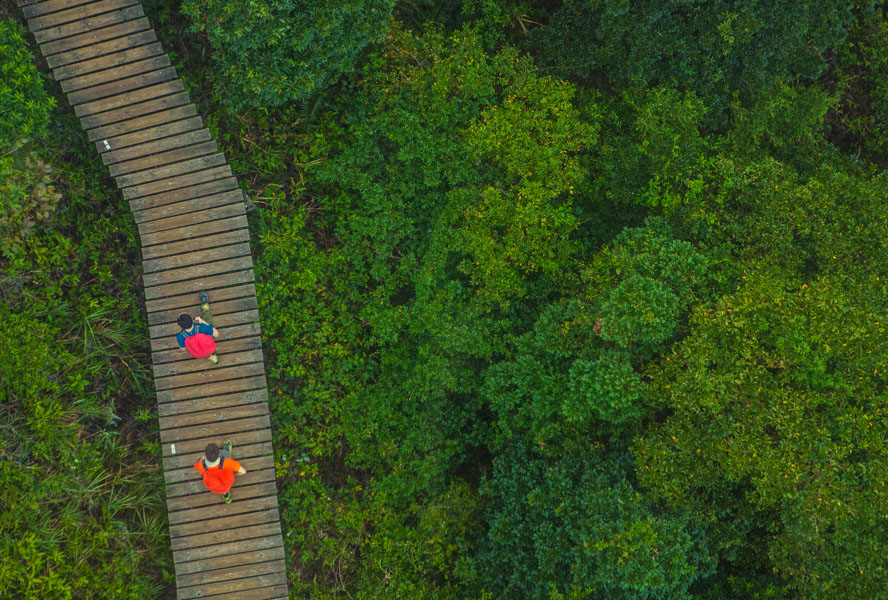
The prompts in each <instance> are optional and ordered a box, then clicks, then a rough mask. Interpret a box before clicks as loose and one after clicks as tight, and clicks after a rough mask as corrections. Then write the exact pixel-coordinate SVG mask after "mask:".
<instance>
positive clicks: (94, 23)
mask: <svg viewBox="0 0 888 600" xmlns="http://www.w3.org/2000/svg"><path fill="white" fill-rule="evenodd" d="M130 4H135V6H130V7H128V8H124V9H123V10H118V11H114V12H109V13H105V14H103V15H98V16H96V17H93V18H91V19H89V18H84V19H77V20H75V21H73V22H70V21H69V22H67V23H65V24H64V25H60V24H57V25H53V26H51V27H47V28H46V29H42V30H40V31H34V30H33V28H32V29H31V31H32V32H33V33H34V39H35V40H37V43H38V44H45V43H46V42H50V41H52V40H58V39H61V38H65V37H69V36H72V35H78V34H81V33H89V32H91V31H95V30H96V29H101V28H102V27H109V26H111V25H116V24H118V23H125V22H126V21H132V20H133V19H138V18H139V17H144V16H145V13H144V12H142V7H141V6H140V5H139V4H138V0H132V1H131V2H130ZM57 14H58V13H57ZM49 16H55V15H49Z"/></svg>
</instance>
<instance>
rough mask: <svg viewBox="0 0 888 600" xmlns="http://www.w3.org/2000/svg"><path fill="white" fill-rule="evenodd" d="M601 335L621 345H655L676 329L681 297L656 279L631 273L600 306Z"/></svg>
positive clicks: (667, 337) (625, 346) (637, 346)
mask: <svg viewBox="0 0 888 600" xmlns="http://www.w3.org/2000/svg"><path fill="white" fill-rule="evenodd" d="M601 313H602V321H603V324H602V330H601V337H603V338H604V339H606V340H608V341H610V342H614V343H616V344H617V345H618V346H620V347H621V348H639V347H649V346H656V345H658V344H660V343H662V342H664V341H666V340H667V339H669V337H670V336H671V335H672V333H673V331H675V326H676V324H677V318H678V298H677V297H676V296H675V294H674V293H672V290H670V289H669V288H668V287H666V286H665V285H664V284H662V283H660V282H659V281H657V280H656V279H651V278H650V277H644V276H642V275H632V276H630V277H628V278H626V279H625V280H624V281H622V282H621V283H620V284H619V285H618V286H617V287H616V288H614V290H613V291H612V292H611V293H610V295H609V296H608V299H607V301H606V302H605V303H604V305H603V306H602V307H601Z"/></svg>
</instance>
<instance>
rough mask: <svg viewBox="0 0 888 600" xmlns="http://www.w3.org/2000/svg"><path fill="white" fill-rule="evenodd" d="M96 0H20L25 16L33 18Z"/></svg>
mask: <svg viewBox="0 0 888 600" xmlns="http://www.w3.org/2000/svg"><path fill="white" fill-rule="evenodd" d="M95 1H96V0H44V1H43V2H41V1H40V0H19V6H21V7H22V12H23V13H24V15H25V18H26V19H32V18H34V17H38V16H40V15H45V14H47V13H51V12H55V11H57V10H64V9H66V8H71V7H73V6H79V5H80V4H89V3H90V2H95Z"/></svg>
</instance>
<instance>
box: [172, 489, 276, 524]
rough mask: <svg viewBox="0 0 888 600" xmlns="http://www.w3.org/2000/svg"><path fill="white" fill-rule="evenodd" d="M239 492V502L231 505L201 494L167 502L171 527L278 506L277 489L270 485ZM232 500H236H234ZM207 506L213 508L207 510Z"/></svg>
mask: <svg viewBox="0 0 888 600" xmlns="http://www.w3.org/2000/svg"><path fill="white" fill-rule="evenodd" d="M238 492H239V494H238V498H237V501H235V502H232V503H231V504H224V503H223V502H221V500H222V499H221V498H219V497H216V498H212V497H210V498H207V497H206V496H213V494H206V495H204V494H201V495H200V496H197V497H194V498H189V497H187V496H179V497H177V498H174V499H172V500H171V501H170V502H167V507H168V510H169V522H170V524H171V525H174V524H177V523H189V522H191V521H199V520H206V519H210V518H216V517H226V516H229V515H239V514H243V513H246V512H253V511H254V510H257V507H259V508H262V507H266V508H267V507H272V506H277V496H276V489H275V487H274V486H273V485H271V484H269V483H260V484H258V485H253V486H245V487H240V488H239V489H238ZM269 492H270V493H269ZM232 495H233V494H232ZM232 500H234V499H233V498H232ZM207 506H210V507H211V508H210V509H207V508H206V507H207ZM177 507H179V508H177Z"/></svg>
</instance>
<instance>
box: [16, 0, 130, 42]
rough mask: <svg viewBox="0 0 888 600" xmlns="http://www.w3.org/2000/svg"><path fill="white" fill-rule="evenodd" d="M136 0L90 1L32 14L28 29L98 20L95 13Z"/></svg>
mask: <svg viewBox="0 0 888 600" xmlns="http://www.w3.org/2000/svg"><path fill="white" fill-rule="evenodd" d="M138 1H139V0H99V1H98V2H90V3H89V4H84V5H82V6H78V7H77V8H71V9H68V10H60V11H57V12H53V13H51V14H45V15H40V16H34V17H32V18H30V19H28V29H30V30H31V32H32V33H36V32H38V31H40V30H43V29H47V28H52V27H56V26H58V25H61V24H62V23H70V22H71V21H85V22H86V21H92V20H93V19H90V18H89V17H93V18H94V19H96V20H99V19H100V17H96V16H95V15H100V14H102V13H107V12H110V11H120V9H122V8H126V7H127V6H132V5H133V4H138ZM96 27H97V28H98V27H104V25H97V26H96ZM37 41H38V43H39V42H40V40H37Z"/></svg>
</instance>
